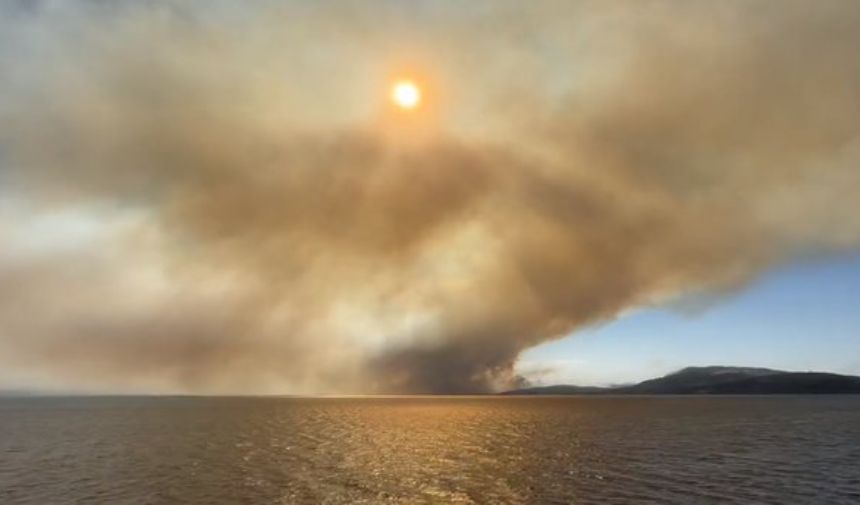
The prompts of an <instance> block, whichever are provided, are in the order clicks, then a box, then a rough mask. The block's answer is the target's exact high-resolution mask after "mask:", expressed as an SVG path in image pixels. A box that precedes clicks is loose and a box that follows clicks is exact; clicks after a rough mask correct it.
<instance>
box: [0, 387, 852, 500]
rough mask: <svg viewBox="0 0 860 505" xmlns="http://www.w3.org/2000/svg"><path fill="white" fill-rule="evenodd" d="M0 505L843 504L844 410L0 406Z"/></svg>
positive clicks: (94, 402)
mask: <svg viewBox="0 0 860 505" xmlns="http://www.w3.org/2000/svg"><path fill="white" fill-rule="evenodd" d="M0 503H2V504H3V505H14V504H27V505H52V504H65V503H75V504H77V503H81V504H84V503H105V504H149V503H151V504H162V503H164V504H172V503H194V504H198V503H199V504H234V503H235V504H243V503H249V504H257V503H260V504H269V503H302V504H303V503H308V504H317V503H350V504H352V503H594V504H613V503H655V504H664V503H678V504H697V503H721V504H722V503H756V504H758V503H761V504H770V503H772V504H780V505H782V504H813V503H814V504H828V505H830V504H834V505H835V504H858V503H860V397H857V396H854V397H848V396H843V397H626V398H624V397H614V398H613V397H569V398H546V397H545V398H505V397H503V398H492V397H485V398H421V397H418V398H361V399H358V398H339V399H290V398H22V399H0Z"/></svg>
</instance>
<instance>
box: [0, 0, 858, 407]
mask: <svg viewBox="0 0 860 505" xmlns="http://www.w3.org/2000/svg"><path fill="white" fill-rule="evenodd" d="M455 4H456V2H452V3H451V4H446V3H439V2H426V3H423V2H414V3H412V2H410V3H400V2H391V3H374V4H368V3H365V2H361V3H346V2H344V3H335V2H324V3H312V2H307V3H304V4H298V3H296V4H292V3H290V4H283V3H263V2H258V3H251V4H250V6H249V5H246V4H245V3H242V5H239V3H238V2H237V3H236V4H235V5H230V4H226V3H213V4H210V3H208V2H207V3H193V2H187V3H182V2H128V3H101V2H85V1H81V2H78V3H71V2H56V3H54V2H33V3H21V4H20V5H15V4H11V5H5V6H3V7H2V8H0V16H2V18H0V184H2V188H0V360H2V362H0V363H2V367H3V368H5V369H7V370H19V371H20V373H22V374H28V375H27V376H28V377H36V379H34V380H35V381H36V382H39V381H41V382H39V383H40V384H43V385H50V386H52V387H57V386H62V387H69V388H95V389H108V390H128V391H191V392H480V391H487V390H491V389H494V388H499V387H505V386H507V385H509V384H511V382H512V381H515V380H517V378H516V377H514V376H513V374H512V367H513V364H514V362H515V361H516V359H517V356H518V355H519V353H520V352H521V351H523V350H524V349H527V348H529V347H531V346H534V345H536V344H538V343H540V342H544V341H547V340H550V339H554V338H559V337H561V336H564V335H567V334H569V333H570V332H571V331H574V330H576V329H577V328H580V327H582V326H583V325H587V324H590V323H595V322H599V321H601V320H604V319H606V318H610V317H613V316H614V315H616V314H618V313H619V312H621V311H624V310H626V309H630V308H633V307H636V306H641V305H646V304H657V303H665V302H668V301H672V300H676V299H678V298H679V297H683V296H685V295H689V294H693V293H696V294H698V293H703V292H715V291H716V292H720V291H723V290H731V289H734V288H736V287H738V286H741V285H743V283H745V282H746V281H749V280H750V279H752V278H753V277H754V276H756V275H757V274H759V273H761V272H762V271H764V270H765V269H767V268H769V267H771V266H773V265H775V264H779V263H781V262H786V261H791V260H793V259H796V258H798V257H800V256H805V255H809V254H824V253H828V252H833V251H838V250H843V249H847V248H852V247H856V246H857V245H858V244H860V219H858V217H857V216H858V215H860V214H858V213H860V200H858V199H857V198H856V193H857V191H858V190H860V167H858V162H860V136H858V134H860V59H858V58H857V57H856V51H857V48H858V47H860V5H858V4H857V3H856V2H854V1H835V0H834V1H827V2H816V3H813V2H806V1H803V2H794V1H784V2H752V1H750V2H734V1H727V2H713V3H699V2H696V3H691V2H680V1H679V2H670V1H642V2H640V1H630V2H613V3H611V4H607V3H606V2H594V3H592V2H581V3H577V4H572V3H571V2H558V3H555V2H533V3H530V4H529V5H528V6H527V5H526V4H525V3H522V2H511V3H505V2H486V3H484V2H474V3H473V2H470V3H469V4H468V5H455ZM402 71H407V72H411V73H412V74H416V75H419V76H421V78H422V79H424V81H422V82H425V83H426V85H427V86H428V90H427V91H428V94H429V100H428V103H427V105H426V107H425V108H424V109H423V110H419V111H417V112H416V113H415V114H412V115H408V114H406V113H398V112H396V111H392V110H390V109H389V108H388V105H387V104H386V103H385V93H386V86H387V85H388V83H389V80H390V78H391V76H392V75H396V74H397V73H398V72H402Z"/></svg>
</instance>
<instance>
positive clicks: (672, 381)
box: [500, 366, 860, 395]
mask: <svg viewBox="0 0 860 505" xmlns="http://www.w3.org/2000/svg"><path fill="white" fill-rule="evenodd" d="M500 394H502V395H578V394H610V395H625V394H626V395H635V394H653V395H672V394H860V377H858V376H854V375H841V374H835V373H828V372H791V371H785V370H774V369H770V368H759V367H731V366H703V367H686V368H682V369H680V370H678V371H675V372H672V373H669V374H666V375H664V376H662V377H657V378H654V379H648V380H644V381H642V382H639V383H637V384H632V385H623V386H609V387H597V386H576V385H568V384H557V385H551V386H537V387H528V388H520V389H514V390H511V391H505V392H503V393H500Z"/></svg>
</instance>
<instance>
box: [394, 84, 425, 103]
mask: <svg viewBox="0 0 860 505" xmlns="http://www.w3.org/2000/svg"><path fill="white" fill-rule="evenodd" d="M391 101H392V102H394V105H396V106H398V107H400V108H401V109H414V108H415V107H418V105H420V104H421V88H419V87H418V85H416V84H415V83H414V82H412V81H409V80H400V81H397V82H395V83H394V85H393V86H391Z"/></svg>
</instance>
